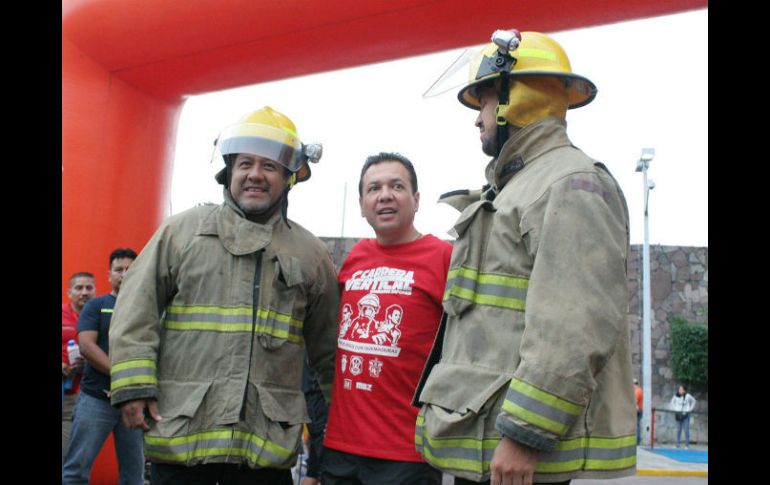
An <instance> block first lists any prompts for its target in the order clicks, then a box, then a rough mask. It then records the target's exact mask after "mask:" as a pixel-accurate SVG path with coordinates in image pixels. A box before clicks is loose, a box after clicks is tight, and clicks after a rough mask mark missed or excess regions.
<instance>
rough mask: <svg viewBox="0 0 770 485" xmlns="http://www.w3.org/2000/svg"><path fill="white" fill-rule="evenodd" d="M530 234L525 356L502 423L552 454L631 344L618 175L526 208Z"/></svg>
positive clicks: (561, 183)
mask: <svg viewBox="0 0 770 485" xmlns="http://www.w3.org/2000/svg"><path fill="white" fill-rule="evenodd" d="M521 230H522V237H523V239H524V241H525V244H527V247H528V250H529V252H530V254H531V255H532V256H533V259H534V264H533V267H532V272H531V275H530V281H529V286H528V290H527V296H526V308H525V329H524V333H523V335H522V340H521V344H520V349H519V350H520V356H521V360H520V363H519V365H518V367H517V368H516V371H515V372H514V375H513V378H512V379H511V383H510V386H509V388H508V389H507V393H506V397H505V400H504V402H503V406H502V410H501V413H500V415H499V416H498V418H497V421H496V426H497V429H498V430H499V431H500V432H501V433H502V434H504V435H505V436H508V437H509V438H511V439H514V440H516V441H518V442H521V443H524V444H526V445H529V446H532V447H534V448H536V449H539V450H542V451H551V450H553V448H554V447H555V446H556V444H557V442H558V440H559V438H560V437H562V436H564V435H565V434H566V432H567V431H568V430H569V429H570V428H571V427H572V426H573V424H575V422H576V421H577V420H578V418H579V416H581V414H582V413H583V411H584V410H585V408H586V407H587V405H588V403H589V402H590V401H591V397H592V394H593V392H594V390H595V388H596V386H597V379H596V376H597V374H599V373H600V372H601V371H602V369H603V367H604V366H605V364H606V363H607V362H608V361H609V359H610V358H611V357H612V355H613V353H614V351H615V349H616V348H617V347H618V342H619V339H624V338H625V339H627V338H628V335H627V326H626V323H625V318H626V310H627V306H628V298H627V281H626V279H627V277H626V258H627V252H628V211H627V208H626V205H625V200H624V199H623V196H622V192H620V189H619V188H618V187H617V186H616V183H615V181H614V180H613V179H612V177H611V176H609V175H608V174H600V173H598V169H597V170H596V171H590V170H589V171H585V172H579V173H572V174H569V175H566V176H564V177H562V178H560V179H558V180H556V181H555V182H553V183H552V184H551V186H550V187H549V188H548V189H547V190H545V191H544V193H543V194H542V195H541V196H540V197H539V198H538V199H537V200H536V201H535V202H533V204H531V205H530V207H529V208H527V209H525V211H524V212H523V213H522V219H521ZM631 389H632V388H631V386H629V393H631V392H632V390H631ZM630 396H631V399H633V394H631V395H630Z"/></svg>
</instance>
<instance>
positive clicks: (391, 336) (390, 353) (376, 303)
mask: <svg viewBox="0 0 770 485" xmlns="http://www.w3.org/2000/svg"><path fill="white" fill-rule="evenodd" d="M357 305H358V314H356V316H355V318H351V317H352V315H353V309H352V307H351V306H350V304H348V303H346V304H345V305H344V306H343V307H342V317H341V321H340V333H339V347H340V348H341V349H345V350H350V351H352V352H357V353H361V354H374V355H383V356H387V357H398V354H399V353H400V352H401V348H400V347H399V346H398V345H397V344H398V340H399V339H400V338H401V330H400V329H399V325H401V320H402V319H403V317H404V309H403V308H402V307H401V305H398V304H393V305H390V306H388V307H387V308H386V309H385V314H384V316H383V318H382V319H381V320H380V319H378V316H379V314H380V298H379V297H378V296H377V295H375V294H374V293H368V294H366V295H364V296H363V297H362V298H361V299H360V300H358V304H357ZM350 364H351V366H352V364H353V363H352V361H351V363H350Z"/></svg>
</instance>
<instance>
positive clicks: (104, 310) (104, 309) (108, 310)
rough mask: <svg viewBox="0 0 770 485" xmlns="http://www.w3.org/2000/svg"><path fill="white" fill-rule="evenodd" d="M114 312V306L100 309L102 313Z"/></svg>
mask: <svg viewBox="0 0 770 485" xmlns="http://www.w3.org/2000/svg"><path fill="white" fill-rule="evenodd" d="M112 312H113V310H112V308H102V309H101V311H100V313H112Z"/></svg>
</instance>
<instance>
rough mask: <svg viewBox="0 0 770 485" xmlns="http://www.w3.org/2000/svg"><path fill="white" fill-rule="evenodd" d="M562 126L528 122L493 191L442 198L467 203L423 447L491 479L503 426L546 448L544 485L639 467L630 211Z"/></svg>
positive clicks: (426, 397) (450, 464)
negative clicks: (631, 343) (630, 316)
mask: <svg viewBox="0 0 770 485" xmlns="http://www.w3.org/2000/svg"><path fill="white" fill-rule="evenodd" d="M565 127H566V124H565V122H564V121H563V120H558V119H555V118H546V119H544V120H541V121H539V122H536V123H533V124H531V125H528V126H526V127H525V128H523V129H521V130H520V131H519V132H517V133H516V134H514V135H513V136H512V137H511V138H510V139H509V140H508V141H507V142H506V144H505V146H504V147H503V150H502V152H501V155H500V157H499V158H497V159H495V160H492V161H491V162H490V164H489V165H488V166H487V180H488V181H489V183H490V187H489V188H488V189H487V190H485V191H484V192H483V193H482V192H475V193H471V192H464V193H456V194H455V195H453V196H452V197H451V200H449V201H448V202H449V203H450V204H451V205H453V206H454V207H456V208H460V209H461V210H462V213H461V215H460V217H459V219H458V220H457V223H456V224H455V226H454V230H455V232H456V235H457V240H456V241H455V245H454V250H453V252H452V260H451V264H450V271H449V277H448V279H447V288H446V292H445V296H444V310H445V312H446V314H447V321H446V328H445V333H444V337H443V340H442V341H441V342H436V344H435V345H437V346H438V345H440V346H441V358H440V360H439V361H438V362H437V363H436V364H435V365H434V366H433V367H432V368H426V375H425V376H426V377H427V378H426V379H425V383H424V387H423V388H422V389H421V390H419V389H418V393H419V394H418V399H419V401H420V402H421V403H423V406H422V409H421V411H420V414H419V416H418V420H417V426H416V436H415V444H416V447H417V449H418V450H419V451H421V452H422V454H423V456H424V458H425V460H426V461H427V462H428V463H430V464H431V465H433V466H435V467H437V468H440V469H442V470H444V471H446V472H448V473H451V474H453V475H456V476H460V477H463V478H467V479H470V480H477V481H479V480H486V479H488V478H489V463H490V460H491V459H492V456H493V453H494V450H495V447H496V446H497V444H498V442H499V440H500V439H501V434H504V435H506V436H508V437H510V438H511V439H514V440H516V441H518V442H521V443H524V444H527V445H529V446H532V447H534V448H536V449H538V450H539V460H538V464H537V468H536V474H535V481H536V482H539V481H543V482H552V481H563V480H567V479H571V478H590V477H603V478H610V477H616V476H625V475H630V474H633V473H634V471H635V465H636V406H635V404H634V393H633V387H632V385H631V382H632V373H631V353H630V350H629V334H628V324H627V321H626V314H627V307H628V293H627V283H626V258H627V255H628V210H627V208H626V204H625V199H624V197H623V194H622V191H621V190H620V187H619V186H618V185H617V183H616V182H615V180H614V179H613V178H612V176H611V175H610V174H609V173H608V172H607V171H606V168H604V167H603V166H601V165H600V164H598V163H595V162H594V161H593V160H591V159H590V158H588V157H587V156H585V155H584V154H583V153H582V152H581V151H580V150H578V149H576V148H575V147H573V146H572V144H571V143H570V141H569V139H568V138H567V134H566V128H565ZM425 376H424V377H425Z"/></svg>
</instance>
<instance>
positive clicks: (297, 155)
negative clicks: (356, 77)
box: [211, 106, 323, 188]
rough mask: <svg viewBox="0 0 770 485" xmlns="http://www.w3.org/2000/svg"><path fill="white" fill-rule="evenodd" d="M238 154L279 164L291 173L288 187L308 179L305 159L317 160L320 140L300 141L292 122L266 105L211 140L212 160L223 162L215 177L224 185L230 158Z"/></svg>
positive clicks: (226, 179) (309, 160) (315, 161)
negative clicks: (212, 143) (212, 145)
mask: <svg viewBox="0 0 770 485" xmlns="http://www.w3.org/2000/svg"><path fill="white" fill-rule="evenodd" d="M239 153H243V154H249V155H254V156H258V157H262V158H266V159H268V160H272V161H274V162H276V163H279V164H280V165H281V166H283V167H284V168H286V170H288V171H289V172H291V173H292V176H291V177H289V188H291V187H292V186H293V185H294V184H295V183H296V182H304V181H305V180H307V179H309V178H310V166H309V164H308V162H313V163H318V160H319V159H320V158H321V154H322V153H323V148H322V146H321V144H320V143H310V144H307V145H306V144H303V143H302V142H301V141H300V139H299V135H297V129H296V127H295V126H294V123H292V121H291V120H290V119H289V118H287V117H286V115H284V114H282V113H279V112H278V111H276V110H274V109H273V108H271V107H269V106H265V107H263V108H260V109H258V110H256V111H253V112H251V113H250V114H248V115H247V116H245V117H244V118H242V119H241V120H240V121H239V122H238V123H235V124H233V125H230V126H228V127H227V128H225V129H224V130H222V132H221V133H220V134H219V137H217V139H216V140H215V141H214V152H213V153H212V154H211V162H212V163H214V162H215V161H216V162H218V163H219V162H221V161H224V162H225V168H224V169H222V170H221V171H220V172H219V173H218V174H217V175H216V176H215V178H216V180H217V182H219V183H220V184H222V185H225V186H227V185H228V184H229V177H230V175H229V171H230V169H231V168H232V167H231V161H232V160H233V159H234V158H235V156H236V155H237V154H239Z"/></svg>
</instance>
